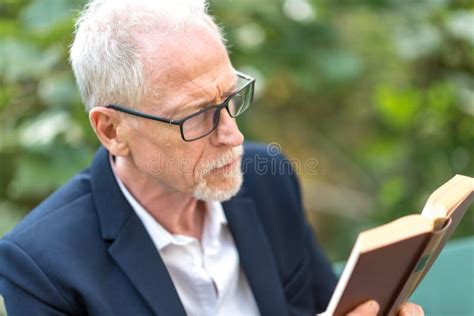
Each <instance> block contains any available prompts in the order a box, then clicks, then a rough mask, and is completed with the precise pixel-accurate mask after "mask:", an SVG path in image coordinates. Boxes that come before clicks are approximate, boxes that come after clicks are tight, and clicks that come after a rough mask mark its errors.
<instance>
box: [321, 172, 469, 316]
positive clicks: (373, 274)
mask: <svg viewBox="0 0 474 316" xmlns="http://www.w3.org/2000/svg"><path fill="white" fill-rule="evenodd" d="M473 200H474V178H472V177H467V176H462V175H456V176H454V177H453V178H452V179H450V180H449V181H448V182H446V183H445V184H443V185H442V186H441V187H439V188H438V189H437V190H436V191H434V192H433V193H432V194H431V195H430V197H429V198H428V201H427V202H426V204H425V206H424V208H423V211H422V212H421V214H412V215H407V216H403V217H401V218H399V219H397V220H395V221H393V222H390V223H388V224H385V225H382V226H379V227H376V228H372V229H369V230H366V231H363V232H361V233H360V234H359V236H358V237H357V240H356V242H355V245H354V247H353V249H352V251H351V254H350V256H349V259H348V261H347V263H346V265H345V267H344V270H343V272H342V274H341V277H340V279H339V282H338V284H337V286H336V289H335V290H334V293H333V295H332V297H331V299H330V301H329V304H328V307H327V309H326V311H325V312H324V313H323V314H320V315H334V316H339V315H346V314H347V313H349V312H350V311H351V310H353V309H355V308H356V307H357V306H359V305H360V304H362V303H364V302H366V301H368V300H371V299H374V300H376V301H377V302H378V303H379V305H380V311H379V315H388V316H393V315H396V314H397V313H398V309H399V308H400V306H401V305H402V304H403V303H405V302H406V301H407V300H408V299H409V297H410V296H411V294H412V293H413V292H414V290H415V289H416V287H417V286H418V284H420V282H421V280H422V279H423V277H424V276H425V274H426V273H427V272H428V270H429V269H430V267H431V266H432V264H433V262H434V261H435V260H436V258H437V257H438V255H439V253H440V252H441V250H442V248H443V246H444V245H445V244H446V242H447V240H448V239H449V237H450V236H451V234H452V233H453V231H454V230H455V229H456V226H457V225H458V224H459V222H460V221H461V219H462V217H463V216H464V214H465V212H466V210H467V209H468V208H469V206H470V204H471V203H472V202H473Z"/></svg>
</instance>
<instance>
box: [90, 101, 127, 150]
mask: <svg viewBox="0 0 474 316" xmlns="http://www.w3.org/2000/svg"><path fill="white" fill-rule="evenodd" d="M89 122H90V123H91V125H92V128H93V129H94V132H95V134H96V135H97V138H99V140H100V142H101V143H102V145H103V146H104V147H105V148H107V150H108V151H109V152H110V153H111V154H112V155H114V156H126V155H128V154H129V147H128V143H127V141H126V139H124V138H123V135H122V133H119V129H122V128H125V124H124V122H123V121H122V120H121V118H120V116H119V115H118V113H117V112H115V111H114V110H112V109H108V108H105V107H94V108H92V109H91V110H90V111H89Z"/></svg>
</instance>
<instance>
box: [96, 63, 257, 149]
mask: <svg viewBox="0 0 474 316" xmlns="http://www.w3.org/2000/svg"><path fill="white" fill-rule="evenodd" d="M236 74H237V76H238V77H240V78H242V79H246V80H248V81H247V82H246V83H245V84H244V85H243V86H242V87H241V88H240V89H239V90H238V91H236V92H234V93H232V94H231V95H229V96H228V97H227V98H226V99H225V100H224V102H222V103H221V104H216V105H211V106H208V107H206V108H204V109H201V110H199V111H197V112H195V113H192V114H190V115H187V116H185V117H183V118H181V119H169V118H165V117H161V116H155V115H151V114H147V113H143V112H140V111H136V110H133V109H130V108H126V107H124V106H121V105H117V104H109V105H106V106H105V107H106V108H109V109H113V110H116V111H119V112H123V113H127V114H130V115H134V116H139V117H143V118H146V119H150V120H153V121H159V122H163V123H168V124H172V125H178V126H179V130H180V132H181V138H182V139H183V140H184V141H185V142H192V141H195V140H198V139H201V138H203V137H206V136H207V135H209V134H211V133H212V132H214V130H215V129H216V128H217V126H219V119H220V112H221V110H222V109H223V108H225V109H226V110H227V113H229V115H230V116H231V117H233V118H235V117H237V116H239V115H240V114H242V113H243V112H240V113H239V114H238V115H235V116H234V115H232V113H230V110H229V101H230V100H231V99H232V98H233V97H234V96H235V95H236V94H238V93H239V92H241V91H243V90H244V89H245V88H247V87H248V86H249V85H252V90H251V94H252V95H251V96H250V101H249V102H252V101H253V97H254V91H255V78H253V77H251V76H248V75H246V74H243V73H241V72H239V71H236ZM215 109H217V110H218V113H219V115H218V116H217V120H216V122H215V124H214V126H213V128H212V129H211V130H210V131H209V132H208V133H206V134H204V135H201V136H199V137H196V138H193V139H186V138H185V137H184V128H183V124H184V122H185V121H186V120H188V119H190V118H192V117H195V116H196V115H199V114H202V113H204V112H208V111H211V110H215ZM244 112H245V111H244Z"/></svg>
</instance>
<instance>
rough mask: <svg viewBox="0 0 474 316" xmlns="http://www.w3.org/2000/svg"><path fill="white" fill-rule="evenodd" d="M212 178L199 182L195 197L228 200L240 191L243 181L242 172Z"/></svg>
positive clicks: (220, 200) (209, 199)
mask: <svg viewBox="0 0 474 316" xmlns="http://www.w3.org/2000/svg"><path fill="white" fill-rule="evenodd" d="M211 178H214V177H211ZM211 178H210V179H204V180H202V181H201V182H199V184H198V185H197V187H196V189H195V190H194V194H193V195H194V197H195V198H197V199H199V200H204V201H219V202H224V201H227V200H229V199H231V198H232V197H234V196H235V195H236V194H237V193H238V192H239V190H240V188H241V186H242V181H243V176H242V173H241V172H239V173H237V174H234V175H233V176H232V177H225V176H224V177H222V176H221V177H220V179H211Z"/></svg>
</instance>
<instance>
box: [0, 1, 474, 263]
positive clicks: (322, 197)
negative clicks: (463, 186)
mask: <svg viewBox="0 0 474 316" xmlns="http://www.w3.org/2000/svg"><path fill="white" fill-rule="evenodd" d="M84 4H85V1H84V0H82V1H72V0H18V1H14V0H3V1H1V2H0V48H1V59H0V122H1V127H0V129H1V139H0V142H1V143H0V146H1V148H0V149H1V152H0V163H1V169H0V181H1V182H0V235H1V234H3V233H5V232H6V231H7V230H8V229H10V228H11V227H12V226H13V225H14V223H16V222H17V221H18V220H19V219H20V218H21V217H22V216H23V215H24V214H26V213H27V212H28V211H29V210H30V209H32V208H33V207H34V206H35V205H37V204H38V203H39V202H40V201H41V200H42V199H44V198H45V197H46V196H47V195H48V194H50V193H51V192H52V191H53V190H54V189H55V188H57V187H58V186H60V185H61V184H62V183H64V182H65V181H66V180H67V179H68V178H69V177H71V176H72V175H73V174H74V173H76V172H77V171H78V170H80V169H82V168H84V167H86V166H87V165H88V163H89V161H90V159H91V156H92V155H93V153H94V151H95V149H96V148H97V147H98V141H97V140H96V138H95V135H94V134H93V132H92V130H91V129H90V127H89V123H88V119H87V114H86V112H85V111H84V110H83V106H82V104H81V100H80V97H79V94H78V91H77V89H76V87H75V83H74V78H73V75H72V72H71V70H70V66H69V65H68V63H67V52H68V47H69V45H70V44H71V41H72V32H73V23H74V18H75V17H76V16H77V13H78V10H80V9H81V8H82V7H83V5H84ZM210 8H211V12H212V14H214V15H215V16H216V19H217V21H218V22H219V23H220V24H222V25H223V26H224V29H225V31H226V33H227V38H228V46H229V51H230V53H231V59H232V61H233V63H234V66H235V67H236V68H239V69H241V70H243V71H246V72H248V73H250V74H252V75H254V76H255V77H256V78H257V95H256V101H255V105H254V106H253V108H252V109H251V111H249V112H247V113H248V114H246V115H245V116H244V117H243V118H242V120H241V121H240V125H241V127H242V129H243V131H244V134H245V135H246V137H247V139H253V140H258V141H262V142H278V143H279V144H280V145H281V147H282V148H283V150H284V152H285V153H286V154H287V155H288V156H290V157H292V158H295V159H298V160H299V161H300V162H303V163H304V162H305V161H307V160H308V159H310V158H316V159H317V162H318V163H317V174H316V175H315V174H314V172H313V173H312V174H310V173H308V172H306V171H307V170H306V171H305V170H304V169H303V168H302V169H301V170H298V171H299V174H300V176H301V178H302V184H303V191H304V198H305V205H306V208H307V210H308V216H309V218H310V220H311V222H312V223H313V224H314V226H315V228H316V230H317V231H318V236H319V239H320V241H321V244H322V245H323V247H324V248H325V249H327V251H328V252H329V254H330V256H331V257H332V258H333V259H337V260H339V259H344V258H346V256H347V254H348V252H349V250H350V248H351V247H352V243H353V241H354V239H355V236H356V234H357V233H358V232H359V231H360V230H361V229H363V228H366V227H370V226H374V225H378V224H380V223H385V222H387V221H390V220H393V219H395V218H397V217H399V216H401V215H405V214H408V213H415V212H419V210H421V208H422V207H423V205H424V202H425V201H426V199H427V197H428V195H429V194H430V192H432V191H433V190H434V189H435V188H436V187H438V186H439V185H441V184H442V183H444V182H445V181H447V180H448V179H449V178H451V177H452V176H453V175H454V174H455V173H461V174H466V175H470V176H473V175H474V158H473V154H474V124H473V123H474V5H473V4H472V1H454V0H451V1H450V0H419V1H406V0H405V1H395V0H378V1H373V0H360V1H358V0H351V1H349V0H344V1H342V0H338V1H336V0H331V1H329V0H320V1H318V0H285V1H282V0H260V1H258V2H255V1H250V0H239V1H231V0H214V1H211V5H210ZM303 163H302V164H301V165H304V164H303ZM473 234H474V214H473V213H472V210H471V211H470V212H469V213H467V215H466V217H465V219H464V220H463V222H462V223H461V225H460V227H459V228H458V230H457V231H456V236H465V235H473Z"/></svg>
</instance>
